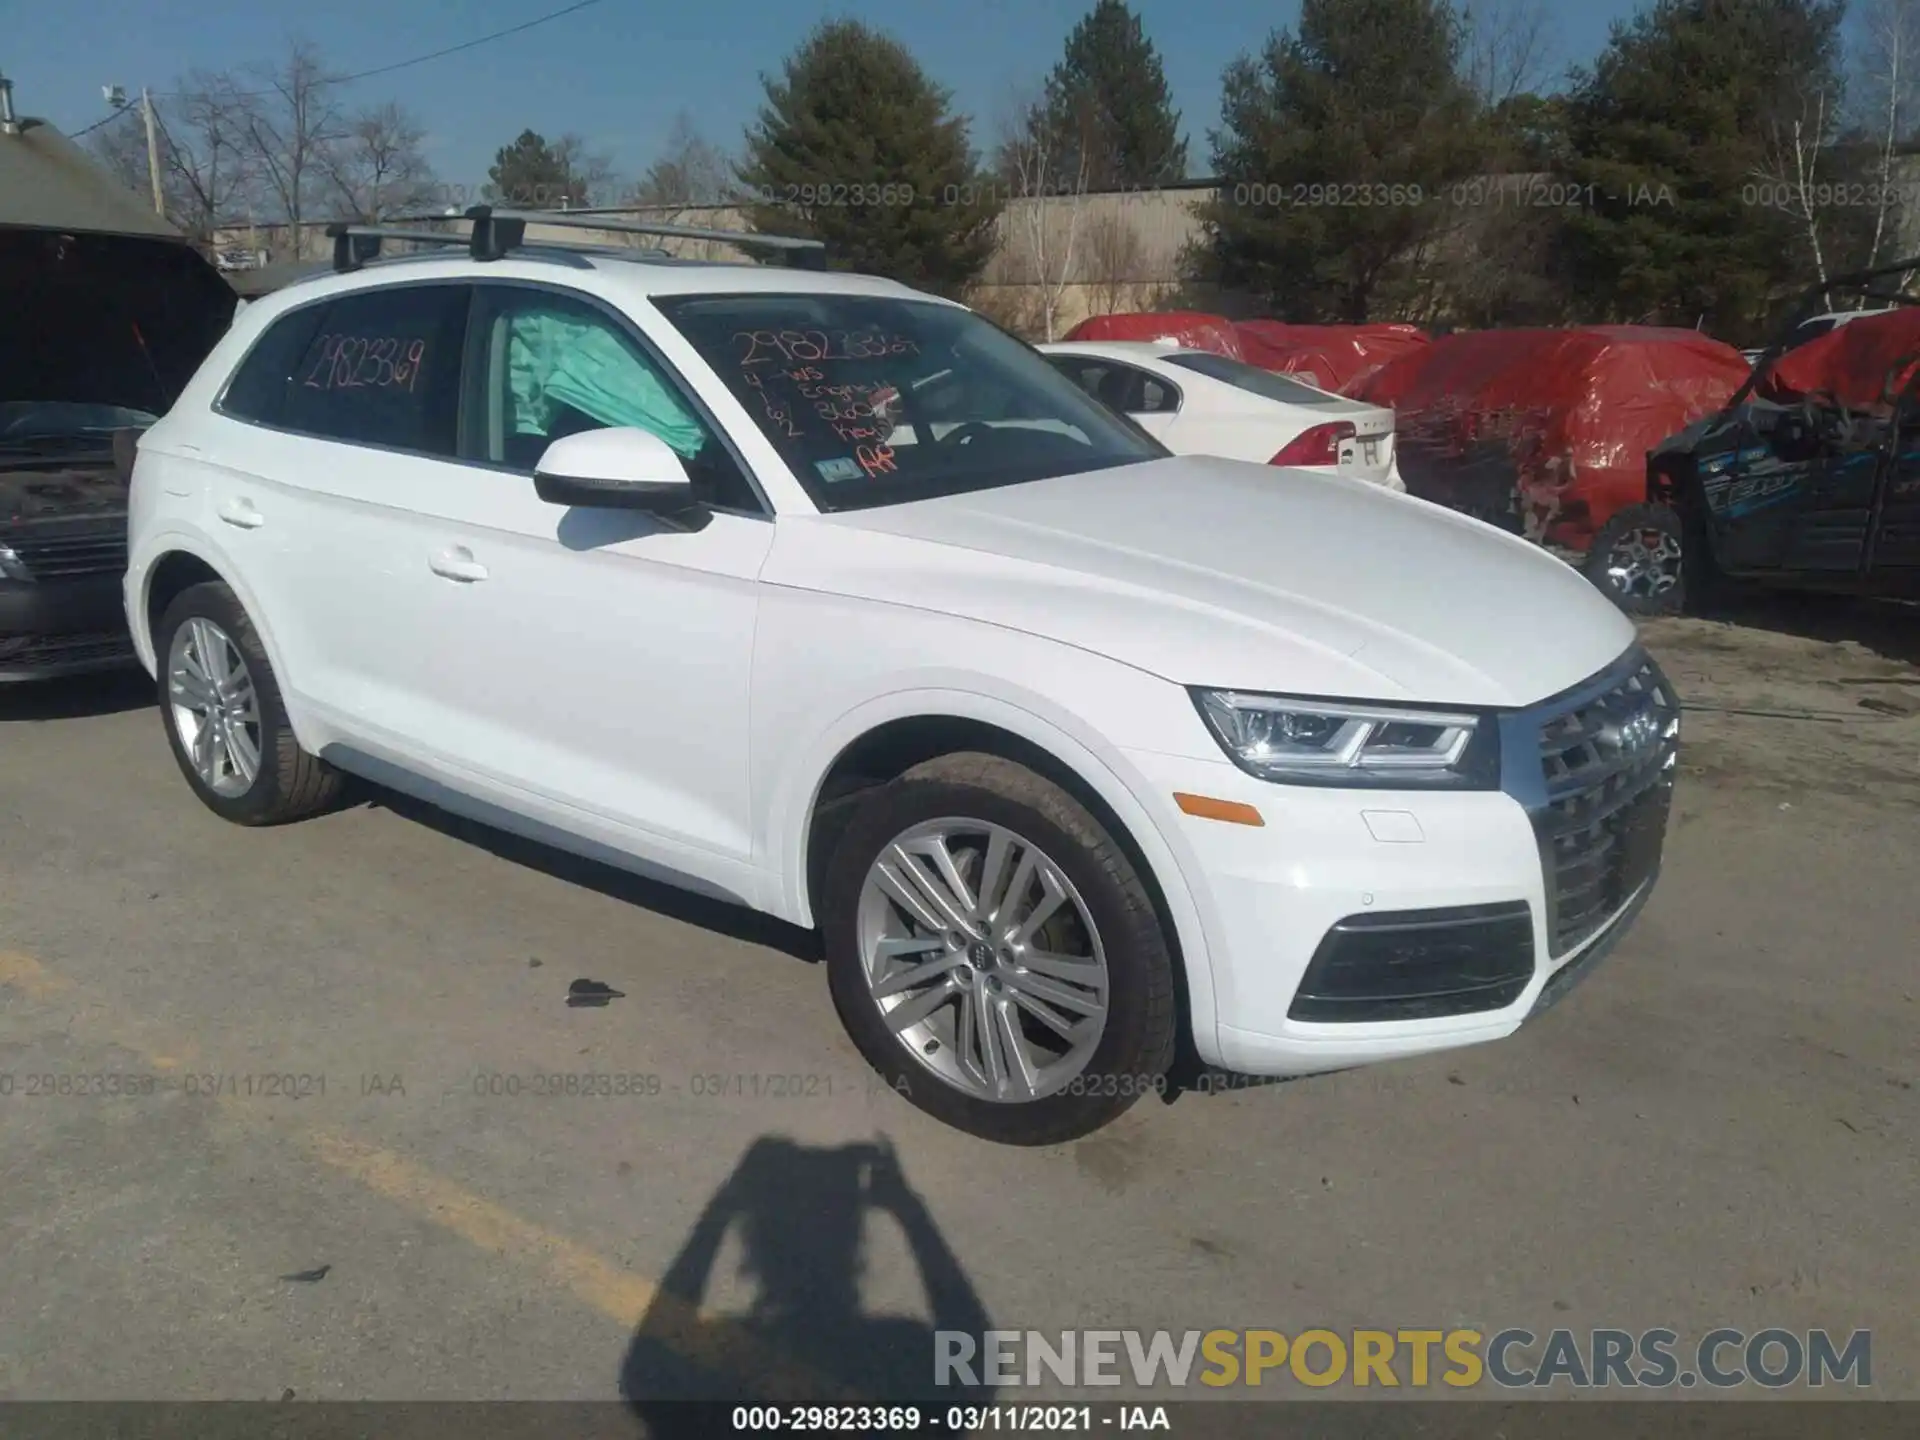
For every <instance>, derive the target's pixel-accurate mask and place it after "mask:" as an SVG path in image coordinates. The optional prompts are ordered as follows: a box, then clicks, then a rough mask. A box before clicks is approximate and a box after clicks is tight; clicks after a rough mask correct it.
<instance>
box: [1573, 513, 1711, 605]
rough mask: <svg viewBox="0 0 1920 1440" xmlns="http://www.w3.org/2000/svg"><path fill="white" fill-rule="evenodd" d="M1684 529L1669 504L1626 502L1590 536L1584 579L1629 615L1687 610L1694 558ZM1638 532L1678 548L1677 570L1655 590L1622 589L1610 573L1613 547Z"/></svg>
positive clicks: (1623, 542)
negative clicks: (1663, 586)
mask: <svg viewBox="0 0 1920 1440" xmlns="http://www.w3.org/2000/svg"><path fill="white" fill-rule="evenodd" d="M1685 532H1686V527H1685V526H1684V525H1683V524H1682V522H1681V518H1680V512H1679V511H1677V510H1675V509H1674V508H1673V507H1672V506H1670V505H1629V506H1627V507H1626V508H1625V509H1624V510H1620V511H1617V512H1616V513H1615V514H1614V516H1613V518H1612V519H1611V520H1609V521H1607V523H1606V524H1605V525H1603V526H1602V527H1601V528H1600V533H1599V534H1598V535H1596V536H1594V537H1593V544H1592V546H1591V547H1589V549H1588V550H1587V558H1586V563H1585V564H1584V566H1583V567H1582V569H1583V570H1584V571H1585V573H1586V577H1587V579H1589V580H1591V581H1592V582H1593V583H1594V584H1595V585H1596V586H1598V587H1599V588H1600V590H1601V591H1602V592H1603V593H1604V594H1605V595H1606V596H1607V598H1608V599H1610V600H1612V601H1613V603H1614V604H1616V605H1618V606H1619V607H1620V608H1621V609H1622V610H1623V611H1625V612H1626V613H1627V614H1629V615H1640V616H1654V615H1678V614H1680V613H1681V612H1682V611H1683V610H1685V609H1686V605H1687V582H1688V579H1689V575H1688V571H1689V570H1690V569H1691V568H1692V567H1693V564H1694V560H1695V556H1694V553H1693V547H1691V546H1689V545H1688V544H1687V535H1686V533H1685ZM1639 533H1654V534H1657V535H1659V536H1661V537H1663V538H1666V539H1670V540H1671V542H1672V544H1673V546H1674V548H1675V549H1676V550H1677V551H1678V553H1679V560H1678V569H1677V573H1676V574H1675V575H1674V578H1673V584H1672V586H1671V587H1670V588H1668V589H1665V590H1661V591H1658V592H1654V593H1640V592H1634V591H1630V590H1624V589H1622V588H1621V586H1620V585H1619V583H1618V582H1617V581H1616V579H1615V577H1614V576H1613V575H1612V574H1610V573H1609V572H1610V569H1611V566H1612V557H1613V552H1614V550H1615V548H1616V547H1618V546H1621V545H1623V544H1625V543H1627V542H1628V541H1629V540H1630V539H1631V538H1632V537H1633V536H1635V535H1636V534H1639Z"/></svg>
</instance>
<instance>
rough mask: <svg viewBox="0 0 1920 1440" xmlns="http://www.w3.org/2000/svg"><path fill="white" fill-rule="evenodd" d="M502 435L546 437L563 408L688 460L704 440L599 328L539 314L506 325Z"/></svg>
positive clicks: (662, 389)
mask: <svg viewBox="0 0 1920 1440" xmlns="http://www.w3.org/2000/svg"><path fill="white" fill-rule="evenodd" d="M507 323H508V327H509V329H508V334H507V382H508V391H509V394H510V396H511V409H510V412H509V414H508V430H509V432H510V433H512V434H515V435H542V436H544V435H550V434H551V433H552V432H553V426H554V422H555V420H556V418H557V416H558V414H559V407H560V406H562V405H569V406H571V407H573V408H574V409H575V410H578V411H579V412H580V413H581V414H582V415H585V416H588V417H589V418H591V419H593V420H597V421H599V422H600V423H601V424H602V425H630V426H633V427H634V428H636V429H639V430H645V431H646V432H647V433H649V434H651V435H657V436H659V437H660V439H662V440H664V441H665V442H666V443H667V445H668V446H669V447H670V448H671V449H672V450H673V451H674V453H675V454H677V455H679V456H681V457H682V458H683V459H691V458H693V457H694V456H695V455H698V454H699V453H700V448H701V446H702V445H704V444H705V443H706V434H705V432H704V431H703V430H702V429H701V428H700V424H699V422H698V421H696V420H695V419H694V418H693V416H692V415H690V414H688V413H687V409H686V407H685V406H684V405H682V404H681V403H680V402H679V401H678V400H677V399H675V398H674V396H673V395H672V394H671V393H670V392H669V391H668V390H667V388H666V386H665V385H663V384H662V383H661V382H660V377H659V376H657V375H655V374H654V373H653V369H652V367H651V366H649V365H648V364H647V363H646V362H645V361H644V360H642V359H641V358H640V357H639V356H638V355H637V354H635V353H634V352H633V350H632V349H630V348H629V347H628V346H626V345H624V344H622V343H621V341H620V340H619V338H618V337H617V336H615V335H614V334H613V333H612V332H611V331H610V330H608V329H607V328H606V327H605V326H604V325H597V324H594V323H592V322H590V321H582V320H578V319H575V318H574V317H573V316H571V315H568V314H565V313H561V312H556V311H543V310H523V311H521V312H519V313H518V314H516V315H514V316H513V317H512V318H511V319H510V320H509V321H508V322H507Z"/></svg>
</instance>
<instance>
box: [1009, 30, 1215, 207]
mask: <svg viewBox="0 0 1920 1440" xmlns="http://www.w3.org/2000/svg"><path fill="white" fill-rule="evenodd" d="M1041 113H1042V115H1043V116H1044V120H1045V123H1046V124H1047V126H1048V127H1049V130H1050V131H1051V134H1052V138H1053V144H1052V151H1053V153H1054V154H1056V155H1058V157H1059V160H1058V162H1057V164H1056V166H1055V167H1054V168H1055V169H1056V172H1057V173H1059V174H1063V175H1075V174H1078V173H1080V170H1081V164H1082V162H1083V161H1084V163H1085V177H1086V178H1085V184H1086V188H1087V189H1089V190H1126V189H1146V188H1148V187H1151V186H1155V185H1165V184H1168V183H1169V182H1171V181H1175V180H1183V179H1185V178H1186V173H1187V142H1186V141H1184V140H1182V139H1181V138H1180V114H1179V112H1178V111H1177V110H1175V109H1174V108H1173V97H1172V93H1171V92H1170V91H1169V90H1168V89H1167V77H1166V74H1165V72H1164V71H1163V70H1162V68H1161V65H1160V53H1159V51H1157V50H1155V49H1154V46H1153V42H1152V41H1151V40H1149V39H1148V38H1147V36H1146V32H1145V30H1143V29H1142V28H1141V25H1140V17H1139V16H1137V15H1135V14H1134V13H1133V11H1132V10H1131V9H1129V8H1128V7H1127V4H1126V0H1099V3H1097V4H1096V5H1095V6H1094V7H1093V9H1092V10H1090V11H1088V12H1087V14H1086V15H1085V16H1084V17H1083V18H1082V19H1081V21H1080V23H1079V24H1078V25H1076V26H1074V28H1073V33H1072V34H1071V35H1069V36H1068V37H1067V49H1066V54H1065V55H1064V56H1063V57H1062V58H1061V60H1060V63H1059V64H1058V65H1056V66H1054V68H1053V73H1052V74H1051V75H1049V76H1048V77H1047V89H1046V103H1045V105H1044V106H1043V108H1042V111H1041Z"/></svg>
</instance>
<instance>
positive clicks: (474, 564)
mask: <svg viewBox="0 0 1920 1440" xmlns="http://www.w3.org/2000/svg"><path fill="white" fill-rule="evenodd" d="M427 568H428V569H430V570H431V571H433V573H434V574H436V575H439V576H442V577H443V578H445V579H448V580H458V581H459V582H460V583H461V584H463V585H471V584H472V583H473V582H474V581H476V580H484V579H486V578H487V567H486V566H484V565H482V564H481V563H480V562H479V561H478V560H476V559H474V558H473V552H472V551H471V550H469V549H467V547H466V546H464V545H455V546H454V547H453V548H452V549H450V550H441V551H437V552H436V553H435V554H434V555H432V556H431V557H430V558H429V559H428V560H427Z"/></svg>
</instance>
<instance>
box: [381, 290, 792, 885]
mask: <svg viewBox="0 0 1920 1440" xmlns="http://www.w3.org/2000/svg"><path fill="white" fill-rule="evenodd" d="M462 415H463V419H462V436H461V456H462V459H463V460H464V461H465V462H466V463H465V464H464V465H463V466H461V467H460V469H461V473H460V475H459V476H458V478H457V480H456V479H455V478H454V477H452V476H448V477H446V479H445V481H444V483H440V482H436V483H434V484H432V485H429V486H422V487H421V489H420V492H419V495H418V497H417V498H416V501H415V506H416V508H417V509H418V510H421V511H424V512H425V513H426V515H427V516H428V517H429V519H428V521H427V528H428V530H429V531H430V532H431V533H430V535H429V536H428V537H427V538H426V540H425V543H424V544H423V545H422V547H421V553H420V554H419V555H417V556H415V557H414V564H415V566H416V572H415V573H416V574H417V575H418V576H419V577H420V579H419V584H420V585H421V586H422V587H423V589H424V590H425V591H427V592H430V601H429V604H428V610H429V613H430V614H431V615H432V616H433V617H434V623H435V625H436V627H437V629H438V631H439V633H440V634H441V636H442V645H441V649H440V652H439V653H438V654H437V655H436V656H435V657H434V659H433V661H432V665H433V689H434V692H435V695H436V698H437V700H438V701H439V707H438V715H437V718H436V722H435V729H434V731H433V734H432V736H431V742H432V744H433V745H434V746H436V747H437V748H438V749H439V750H440V752H441V753H442V755H443V757H444V758H445V759H446V760H447V761H449V762H451V763H452V764H454V765H456V766H458V767H460V768H462V769H465V770H468V771H471V772H474V773H476V774H479V775H481V776H484V777H485V778H486V779H487V781H488V782H489V783H490V784H491V785H495V786H502V787H506V788H508V789H512V790H518V791H521V792H524V793H526V794H529V795H533V796H537V797H541V798H542V799H544V800H546V801H548V802H557V803H558V804H560V805H564V806H567V807H570V808H572V809H574V810H577V811H581V812H586V813H589V814H592V815H596V816H599V817H602V818H605V819H608V820H612V821H614V822H616V823H617V824H619V825H620V826H621V827H623V828H630V829H633V830H637V831H640V832H644V834H645V835H646V836H648V837H652V839H653V840H654V841H656V842H658V843H657V844H652V845H648V844H642V845H641V846H640V847H639V848H641V849H643V850H648V851H651V852H653V853H654V854H655V855H656V857H659V856H665V857H666V858H667V859H668V860H669V861H671V862H677V863H680V864H682V865H685V864H686V863H687V861H688V859H689V855H690V854H691V855H693V856H696V857H697V855H699V854H705V855H708V856H712V857H725V858H726V859H727V860H729V861H739V862H744V861H746V860H747V859H748V858H749V856H750V854H751V850H752V839H751V829H750V824H749V797H748V790H747V715H748V684H749V678H750V671H751V666H752V650H753V631H754V619H755V615H756V613H757V608H758V607H757V588H758V576H759V573H760V568H761V565H762V563H763V562H764V560H765V559H766V555H767V552H768V550H769V549H770V548H771V546H772V543H773V522H772V519H771V516H770V515H769V514H768V513H767V512H766V510H765V508H764V507H763V506H762V505H761V503H760V501H759V498H758V496H757V494H756V493H755V491H754V490H753V487H752V484H751V482H750V481H749V480H748V479H747V476H746V473H745V471H744V468H743V467H741V465H740V462H739V461H738V460H737V459H736V458H735V457H734V455H733V454H732V452H731V450H730V449H729V447H727V446H726V445H725V444H724V442H722V441H721V439H720V438H719V435H718V433H717V430H716V428H715V427H714V425H713V424H712V423H711V421H710V420H709V419H708V418H707V416H706V415H705V413H704V411H703V409H702V408H701V407H700V406H699V405H698V404H697V403H696V402H695V401H693V400H692V399H691V397H690V395H689V393H688V391H687V389H686V387H684V386H683V385H682V384H680V383H679V381H678V379H677V377H676V376H674V375H673V374H672V372H671V371H670V370H669V368H668V367H667V366H666V365H665V364H664V362H662V361H660V360H659V359H658V357H657V356H656V354H655V353H654V352H653V350H652V348H651V347H650V346H648V345H646V344H645V342H644V340H643V339H642V338H641V337H640V336H639V335H638V334H637V332H635V331H634V330H633V329H632V327H631V326H630V325H628V324H627V322H626V321H624V320H623V319H621V318H620V317H618V316H616V315H615V314H613V313H612V312H611V311H609V310H606V309H604V308H602V307H601V306H600V305H599V304H598V303H597V302H595V301H592V300H589V299H587V298H586V297H584V296H579V295H577V294H574V293H573V292H563V291H558V290H555V289H552V288H548V287H545V286H535V285H514V284H506V283H497V284H489V285H484V286H481V287H480V288H479V290H478V297H477V299H476V303H475V306H474V312H473V321H472V329H471V334H470V340H469V344H468V350H467V379H466V385H465V389H464V392H463V406H462ZM607 425H634V426H638V427H640V428H643V429H647V430H650V431H651V432H652V433H654V434H656V435H658V436H660V437H661V438H662V439H663V440H665V441H666V442H667V444H668V445H669V446H670V447H672V448H673V449H674V450H675V451H676V452H677V453H678V454H679V455H680V456H681V457H682V459H683V461H684V462H685V463H686V464H687V467H688V470H689V472H690V474H691V475H692V477H693V479H694V483H695V487H696V490H697V491H699V492H701V493H703V494H705V495H707V496H708V497H710V498H711V500H712V501H713V502H714V503H713V505H712V506H711V507H710V508H709V509H708V510H707V511H706V512H704V514H703V515H702V516H701V517H700V518H701V519H702V520H703V521H704V523H702V524H700V525H699V527H698V528H694V529H678V528H675V527H674V526H673V525H672V524H670V523H668V522H666V521H663V520H661V519H658V518H656V517H653V516H649V515H646V514H642V513H638V512H635V511H630V510H601V509H586V508H575V509H569V508H567V507H564V506H557V505H549V504H547V503H546V502H544V501H542V500H541V499H540V497H539V496H538V495H537V494H536V493H535V491H534V486H533V479H532V474H533V470H534V466H535V463H536V462H537V461H538V459H539V457H540V455H541V453H542V452H543V451H544V450H545V448H546V446H547V444H548V443H549V441H551V440H553V439H556V438H559V437H560V436H562V435H566V434H572V433H576V432H578V431H581V430H587V429H593V428H598V427H602V426H607ZM690 868H691V869H692V870H694V871H695V872H696V873H699V872H701V871H703V870H710V869H711V867H703V866H702V865H700V864H699V863H698V860H697V858H695V859H694V860H693V863H692V864H691V867H690Z"/></svg>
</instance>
